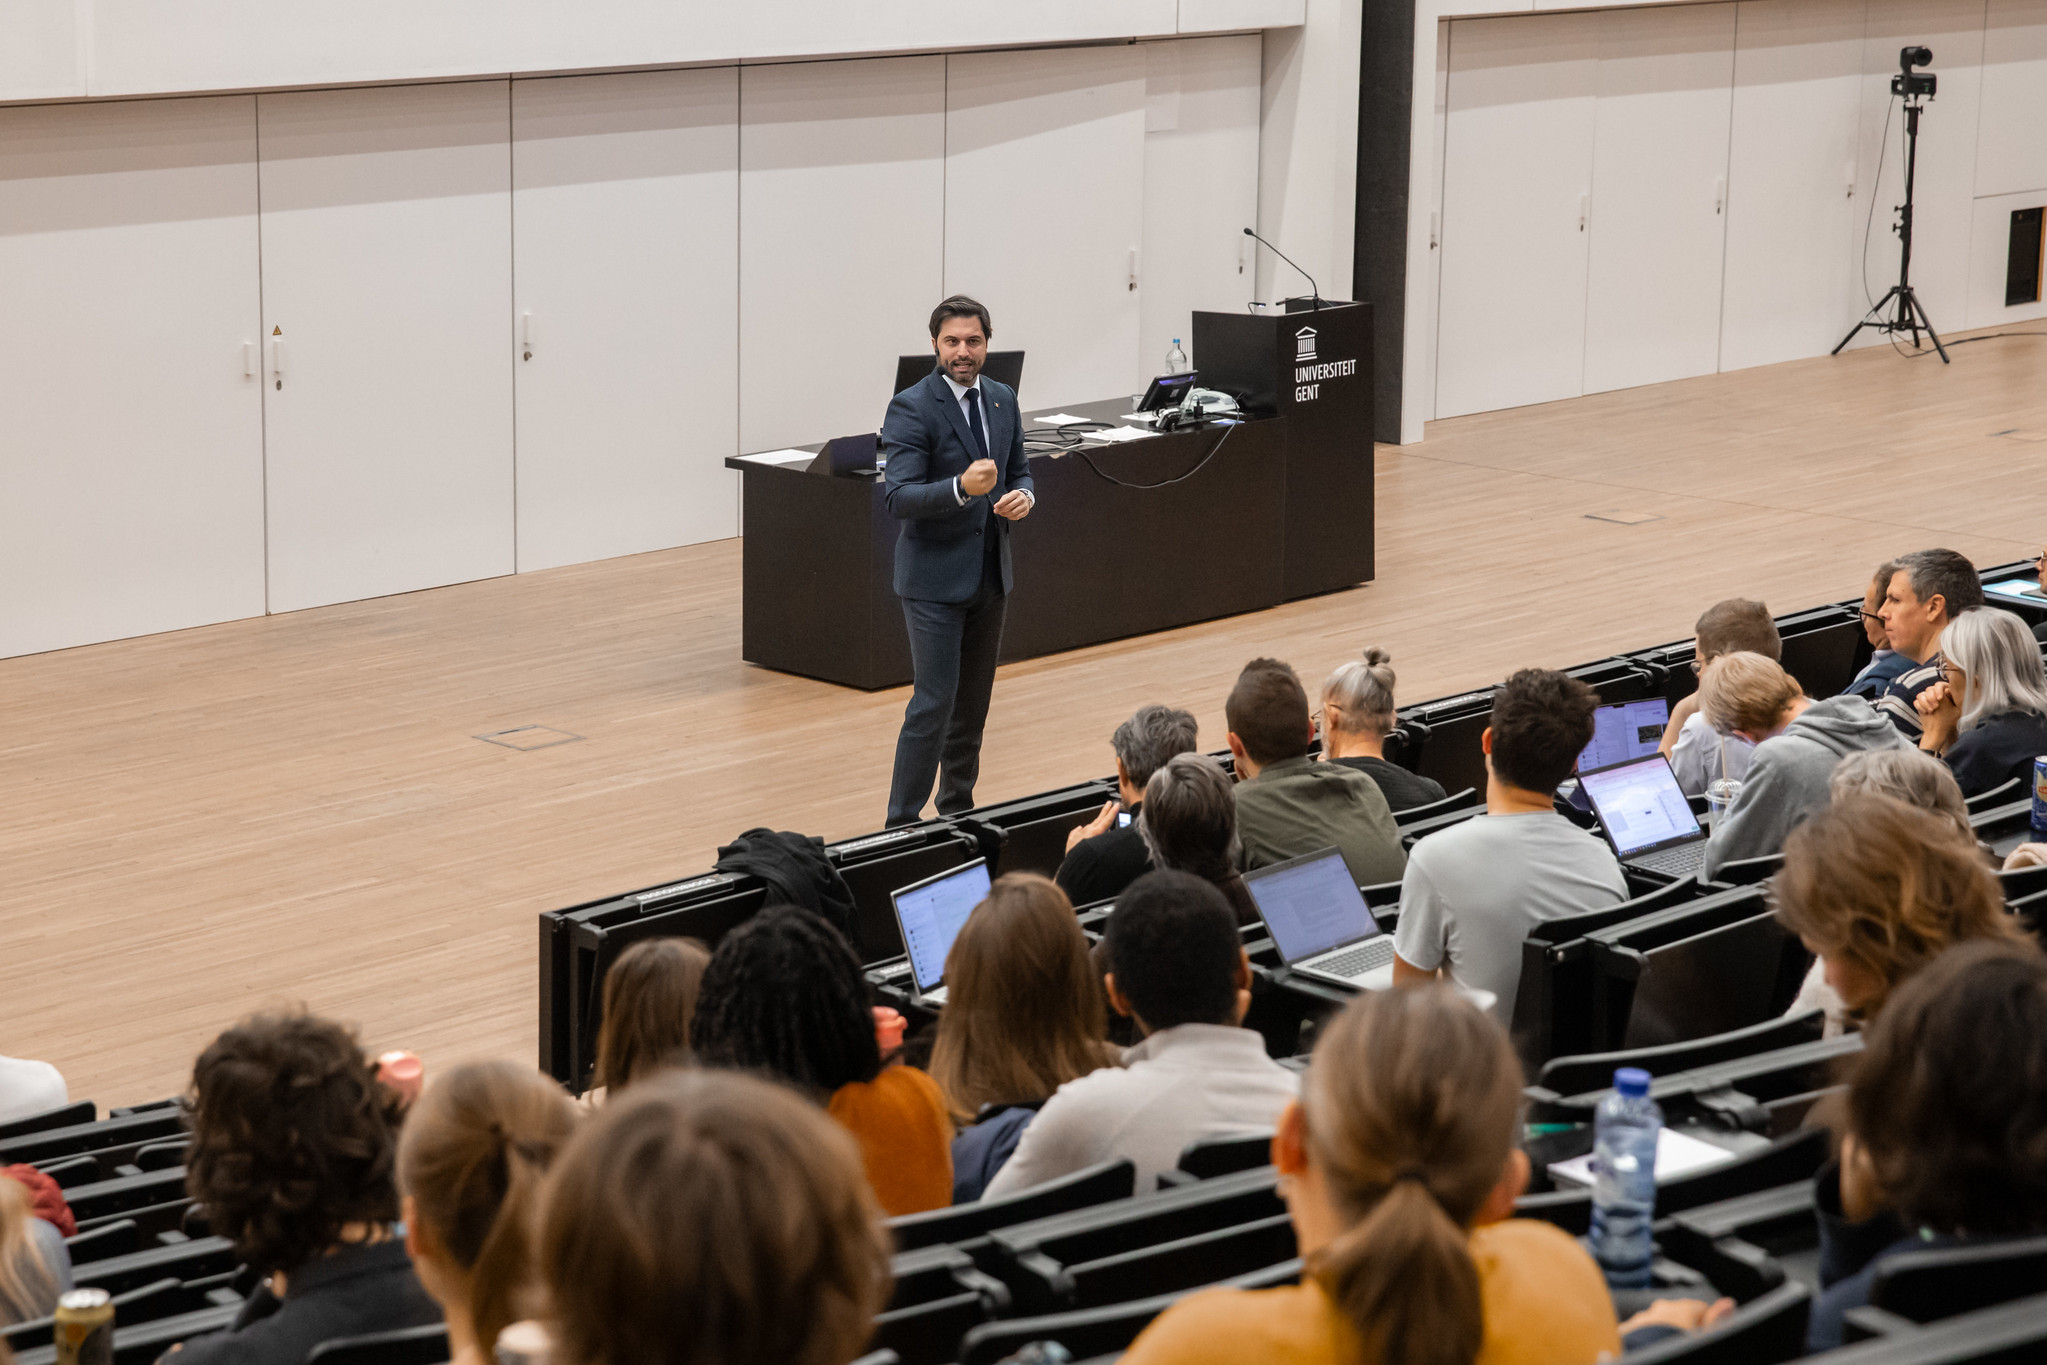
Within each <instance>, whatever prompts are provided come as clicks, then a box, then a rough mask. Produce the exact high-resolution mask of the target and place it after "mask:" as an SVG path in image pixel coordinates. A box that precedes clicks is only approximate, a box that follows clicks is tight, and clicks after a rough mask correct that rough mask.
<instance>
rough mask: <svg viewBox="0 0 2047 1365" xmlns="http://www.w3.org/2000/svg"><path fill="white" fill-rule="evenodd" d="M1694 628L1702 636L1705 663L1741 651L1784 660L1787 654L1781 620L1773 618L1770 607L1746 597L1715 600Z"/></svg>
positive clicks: (1699, 645) (1700, 650)
mask: <svg viewBox="0 0 2047 1365" xmlns="http://www.w3.org/2000/svg"><path fill="white" fill-rule="evenodd" d="M1692 630H1693V632H1694V633H1695V634H1696V635H1697V636H1698V641H1697V649H1698V655H1699V659H1700V661H1701V662H1704V661H1705V660H1706V659H1707V658H1709V657H1712V656H1716V655H1720V654H1732V653H1734V652H1736V651H1737V650H1747V651H1748V652H1749V653H1751V654H1760V655H1762V656H1763V657H1764V658H1766V659H1780V660H1781V659H1782V658H1783V657H1784V639H1783V637H1782V636H1781V635H1779V634H1778V633H1777V623H1776V622H1775V621H1773V620H1771V619H1770V609H1769V608H1768V607H1766V606H1764V605H1763V604H1762V603H1761V602H1752V601H1750V600H1749V599H1748V598H1746V597H1730V598H1728V599H1727V600H1726V601H1725V602H1715V603H1714V604H1713V605H1712V606H1710V607H1708V608H1706V610H1705V614H1704V615H1702V616H1700V617H1699V619H1698V623H1697V624H1695V625H1694V626H1693V627H1692Z"/></svg>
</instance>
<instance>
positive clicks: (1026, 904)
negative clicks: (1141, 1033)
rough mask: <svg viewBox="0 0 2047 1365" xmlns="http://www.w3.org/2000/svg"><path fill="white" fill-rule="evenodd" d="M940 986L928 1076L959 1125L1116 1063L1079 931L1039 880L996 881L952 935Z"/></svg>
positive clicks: (1063, 903) (1062, 896)
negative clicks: (942, 995) (941, 1006)
mask: <svg viewBox="0 0 2047 1365" xmlns="http://www.w3.org/2000/svg"><path fill="white" fill-rule="evenodd" d="M945 984H946V1000H945V1011H944V1013H943V1014H941V1015H939V1018H938V1041H937V1043H936V1045H935V1046H934V1047H933V1048H932V1052H931V1076H932V1079H934V1080H936V1081H937V1082H938V1086H939V1089H941V1090H943V1091H944V1092H945V1098H946V1102H947V1103H948V1104H950V1105H951V1106H952V1110H953V1114H954V1116H955V1117H956V1118H958V1119H959V1120H961V1121H962V1122H965V1121H970V1120H972V1118H973V1117H974V1115H975V1114H977V1113H979V1112H980V1110H981V1107H982V1106H983V1105H986V1104H1024V1103H1033V1102H1036V1101H1038V1100H1042V1099H1044V1098H1046V1097H1047V1096H1049V1095H1050V1094H1051V1093H1052V1092H1053V1091H1055V1090H1057V1089H1058V1088H1059V1087H1060V1086H1062V1085H1064V1084H1066V1082H1068V1081H1070V1080H1074V1079H1075V1078H1077V1077H1080V1076H1085V1075H1086V1074H1087V1073H1089V1072H1090V1071H1094V1070H1096V1069H1097V1068H1100V1067H1103V1066H1108V1065H1111V1064H1113V1063H1114V1061H1115V1053H1114V1051H1113V1050H1112V1049H1111V1048H1110V1047H1109V1045H1108V1043H1107V1042H1105V1041H1104V1039H1105V1038H1106V1036H1107V1033H1108V1019H1107V1017H1106V1015H1105V1012H1104V1011H1103V1008H1102V987H1101V982H1100V979H1099V978H1098V977H1097V976H1096V974H1095V970H1094V968H1093V967H1092V966H1091V965H1090V964H1089V962H1088V943H1087V935H1086V934H1083V933H1082V932H1081V930H1080V921H1078V920H1076V919H1075V918H1074V917H1073V905H1072V903H1071V902H1070V901H1068V900H1067V899H1066V893H1065V892H1063V891H1061V890H1060V889H1059V888H1058V887H1057V886H1054V885H1053V884H1052V883H1051V882H1049V881H1047V880H1046V879H1045V878H1043V877H1039V876H1034V875H1031V874H1029V873H1012V874H1010V875H1009V876H1006V877H998V878H996V880H995V884H994V885H993V886H992V887H990V888H989V889H988V899H987V900H984V901H982V902H981V903H980V904H979V905H977V906H975V907H974V912H973V913H972V914H971V915H969V916H967V922H966V923H965V924H964V925H962V926H961V927H960V932H959V937H957V938H955V939H954V940H953V941H952V951H951V953H949V954H948V955H947V956H946V959H945Z"/></svg>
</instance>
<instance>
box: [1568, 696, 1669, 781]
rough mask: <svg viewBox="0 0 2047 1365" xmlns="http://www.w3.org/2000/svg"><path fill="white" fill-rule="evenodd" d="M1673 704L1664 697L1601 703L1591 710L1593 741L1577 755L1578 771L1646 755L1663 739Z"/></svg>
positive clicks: (1654, 749) (1654, 750)
mask: <svg viewBox="0 0 2047 1365" xmlns="http://www.w3.org/2000/svg"><path fill="white" fill-rule="evenodd" d="M1668 724H1670V703H1669V702H1667V701H1665V700H1664V699H1663V698H1661V697H1651V698H1650V699H1649V700H1647V701H1628V702H1622V703H1621V704H1620V705H1618V706H1602V707H1600V708H1599V709H1598V710H1597V711H1594V712H1593V713H1592V742H1591V743H1590V744H1588V745H1586V746H1585V752H1584V753H1581V754H1579V755H1578V771H1579V772H1581V773H1582V772H1584V771H1585V770H1586V769H1588V768H1604V767H1606V766H1608V765H1609V764H1613V763H1625V762H1627V761H1628V760H1629V759H1631V758H1647V757H1648V756H1649V755H1651V754H1653V753H1655V752H1656V748H1657V746H1658V745H1659V744H1661V743H1662V742H1663V727H1665V726H1666V725H1668Z"/></svg>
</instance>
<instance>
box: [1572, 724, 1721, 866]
mask: <svg viewBox="0 0 2047 1365" xmlns="http://www.w3.org/2000/svg"><path fill="white" fill-rule="evenodd" d="M1578 785H1579V787H1580V788H1582V789H1583V790H1584V792H1585V795H1586V797H1587V798H1588V799H1589V800H1590V801H1591V802H1592V810H1593V812H1594V813H1595V814H1596V815H1598V816H1599V831H1600V833H1602V834H1604V835H1605V836H1606V841H1607V842H1608V843H1609V844H1612V845H1613V851H1614V856H1615V857H1617V858H1619V859H1620V860H1621V862H1622V863H1623V864H1625V865H1626V866H1628V867H1634V868H1640V869H1642V870H1643V871H1645V872H1654V873H1658V874H1660V875H1662V876H1665V877H1689V876H1690V875H1691V874H1692V873H1694V872H1697V871H1698V870H1699V865H1700V864H1701V863H1702V862H1703V861H1704V860H1705V857H1706V831H1705V830H1703V829H1701V828H1699V820H1698V817H1697V816H1695V815H1693V814H1692V803H1691V802H1689V801H1687V800H1686V799H1685V794H1684V790H1683V788H1681V787H1679V786H1678V785H1677V774H1676V773H1674V772H1672V771H1671V770H1670V760H1669V759H1667V758H1665V757H1664V756H1663V755H1662V754H1654V755H1651V756H1650V757H1648V758H1632V759H1629V760H1628V761H1627V762H1625V763H1612V764H1608V765H1607V766H1606V767H1604V768H1594V769H1593V770H1592V771H1590V772H1583V773H1579V774H1578Z"/></svg>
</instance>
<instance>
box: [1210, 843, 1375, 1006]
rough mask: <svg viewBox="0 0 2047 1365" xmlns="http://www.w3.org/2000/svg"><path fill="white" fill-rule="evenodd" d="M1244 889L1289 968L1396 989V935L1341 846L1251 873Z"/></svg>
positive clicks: (1331, 979) (1358, 984) (1357, 986)
mask: <svg viewBox="0 0 2047 1365" xmlns="http://www.w3.org/2000/svg"><path fill="white" fill-rule="evenodd" d="M1244 885H1245V886H1247V887H1249V888H1250V891H1251V899H1252V900H1253V901H1255V902H1256V903H1257V905H1258V913H1259V914H1260V915H1261V916H1262V917H1263V918H1264V920H1265V927H1266V929H1267V931H1268V932H1270V933H1271V935H1272V941H1273V943H1274V945H1275V946H1277V947H1278V949H1279V955H1280V958H1281V959H1282V960H1283V961H1284V962H1285V963H1286V965H1287V969H1288V970H1289V971H1294V972H1299V973H1300V974H1301V975H1302V976H1307V977H1313V978H1315V979H1316V980H1320V981H1329V982H1333V983H1335V984H1336V985H1339V986H1350V987H1353V988H1355V989H1359V990H1367V991H1383V990H1386V989H1388V988H1389V987H1391V986H1392V985H1393V936H1392V935H1391V934H1389V933H1387V932H1386V931H1385V930H1383V929H1381V928H1380V927H1379V922H1378V921H1377V920H1375V919H1373V918H1372V911H1371V907H1369V906H1367V905H1366V904H1365V898H1364V896H1363V894H1362V893H1360V892H1359V891H1358V884H1357V883H1356V882H1355V881H1352V880H1351V875H1350V868H1349V867H1348V866H1347V865H1346V864H1345V863H1344V861H1343V854H1342V852H1341V851H1340V850H1337V849H1334V848H1325V849H1323V850H1321V851H1320V852H1317V853H1307V854H1303V855H1302V856H1300V857H1298V858H1289V859H1287V860H1286V861H1285V862H1283V863H1274V864H1272V866H1270V867H1261V868H1259V869H1258V870H1257V871H1255V872H1246V873H1245V874H1244Z"/></svg>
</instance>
